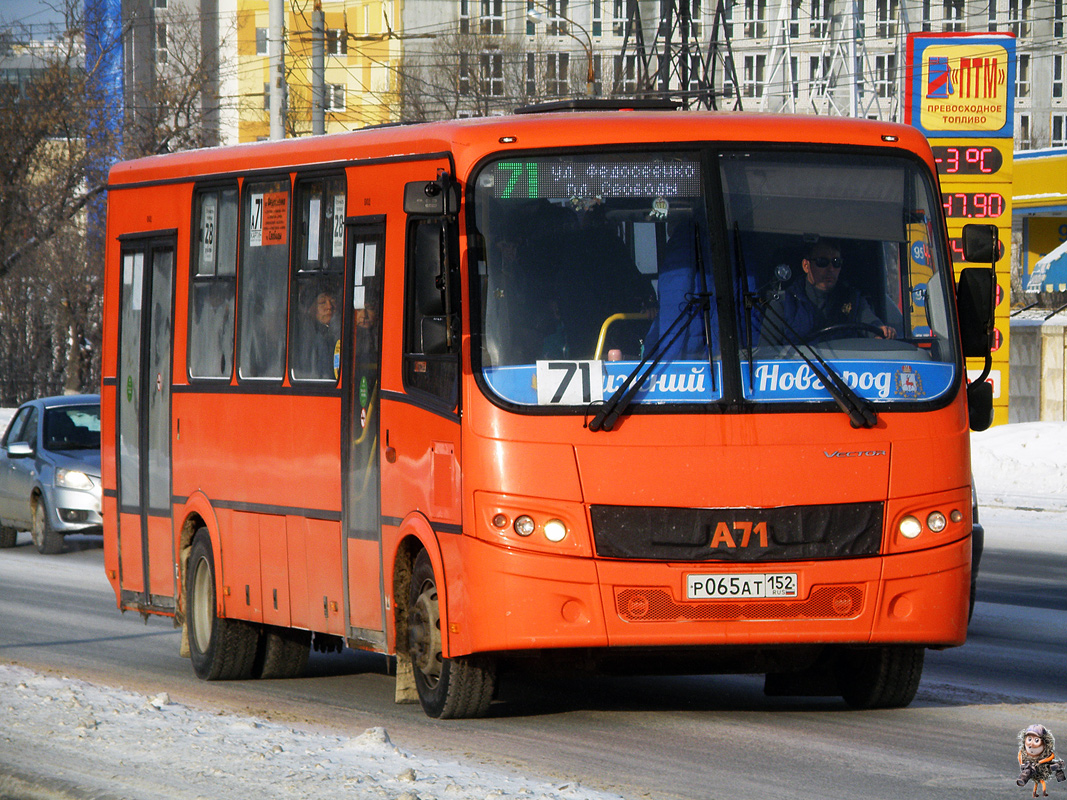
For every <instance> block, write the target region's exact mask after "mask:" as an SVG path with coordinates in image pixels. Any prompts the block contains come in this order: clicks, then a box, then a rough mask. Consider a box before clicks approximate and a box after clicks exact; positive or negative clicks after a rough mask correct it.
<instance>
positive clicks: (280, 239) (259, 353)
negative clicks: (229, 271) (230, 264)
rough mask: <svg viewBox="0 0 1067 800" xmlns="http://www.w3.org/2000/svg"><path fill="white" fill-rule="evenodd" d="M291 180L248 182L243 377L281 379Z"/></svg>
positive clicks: (243, 258) (243, 256)
mask: <svg viewBox="0 0 1067 800" xmlns="http://www.w3.org/2000/svg"><path fill="white" fill-rule="evenodd" d="M289 199H290V198H289V181H288V180H279V181H270V182H266V181H265V182H258V183H247V184H245V188H244V193H243V200H242V212H241V220H242V234H241V240H242V245H243V247H242V248H241V281H240V289H239V299H240V320H241V321H240V337H239V340H238V341H239V344H238V362H237V365H238V370H239V375H240V377H241V378H250V379H256V378H269V379H275V380H280V379H281V378H282V375H283V374H284V370H285V322H286V299H287V296H288V284H289V280H288V278H289Z"/></svg>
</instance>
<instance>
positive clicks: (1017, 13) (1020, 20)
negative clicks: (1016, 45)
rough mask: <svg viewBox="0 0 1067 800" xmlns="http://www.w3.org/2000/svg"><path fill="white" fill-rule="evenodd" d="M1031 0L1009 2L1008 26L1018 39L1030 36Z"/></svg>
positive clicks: (1009, 0) (1010, 0) (1012, 0)
mask: <svg viewBox="0 0 1067 800" xmlns="http://www.w3.org/2000/svg"><path fill="white" fill-rule="evenodd" d="M1030 2H1031V0H1008V25H1009V26H1010V27H1011V32H1012V33H1014V34H1015V37H1016V38H1023V37H1027V36H1029V35H1030Z"/></svg>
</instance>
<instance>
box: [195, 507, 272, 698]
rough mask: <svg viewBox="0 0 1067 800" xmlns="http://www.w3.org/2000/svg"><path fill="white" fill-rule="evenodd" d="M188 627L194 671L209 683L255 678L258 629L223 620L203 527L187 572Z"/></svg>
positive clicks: (249, 625) (235, 621)
mask: <svg viewBox="0 0 1067 800" xmlns="http://www.w3.org/2000/svg"><path fill="white" fill-rule="evenodd" d="M186 576H187V578H186V587H185V597H186V609H185V611H186V624H187V625H188V626H189V655H190V657H191V659H192V662H193V671H194V672H195V673H196V676H197V677H198V678H201V679H203V680H206V681H225V680H242V679H244V678H249V677H251V676H252V669H253V667H254V665H255V660H256V650H257V646H258V644H259V630H258V629H257V627H256V626H255V625H253V624H252V623H249V622H245V621H243V620H237V619H224V618H221V617H219V615H218V606H217V605H216V602H215V556H214V552H213V550H212V547H211V538H210V537H209V536H208V534H207V531H206V530H205V529H203V528H201V529H200V531H199V532H198V533H197V534H196V537H195V538H194V539H193V547H192V550H191V551H190V553H189V565H188V567H187V569H186Z"/></svg>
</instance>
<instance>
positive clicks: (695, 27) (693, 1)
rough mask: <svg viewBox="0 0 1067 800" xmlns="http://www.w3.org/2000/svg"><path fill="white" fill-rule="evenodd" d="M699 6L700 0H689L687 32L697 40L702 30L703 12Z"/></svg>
mask: <svg viewBox="0 0 1067 800" xmlns="http://www.w3.org/2000/svg"><path fill="white" fill-rule="evenodd" d="M700 5H701V4H700V0H690V2H689V25H690V28H689V30H690V33H691V35H692V37H693V38H694V39H699V38H700V33H701V31H702V30H703V29H704V28H703V22H704V17H703V14H704V12H703V9H701V7H700Z"/></svg>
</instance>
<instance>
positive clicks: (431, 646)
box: [408, 550, 496, 719]
mask: <svg viewBox="0 0 1067 800" xmlns="http://www.w3.org/2000/svg"><path fill="white" fill-rule="evenodd" d="M408 614H409V616H408V650H409V652H410V655H411V661H412V664H413V666H414V668H415V669H414V672H415V689H416V691H417V692H418V695H419V703H421V704H422V709H423V711H425V712H426V714H427V715H429V716H431V717H436V718H438V719H463V718H471V717H483V716H485V714H486V712H487V711H488V710H489V704H490V703H491V702H492V700H493V692H494V690H495V688H496V668H495V664H494V663H493V661H492V660H491V659H488V658H485V657H481V656H462V657H459V658H445V657H444V655H443V652H442V650H443V647H442V639H441V611H440V605H439V604H438V595H437V581H436V579H435V577H434V573H433V565H432V564H431V563H430V557H429V555H427V553H426V551H425V550H423V551H421V552H420V553H419V555H418V557H417V558H416V559H415V567H414V570H413V572H412V576H411V595H410V604H409V611H408Z"/></svg>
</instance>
